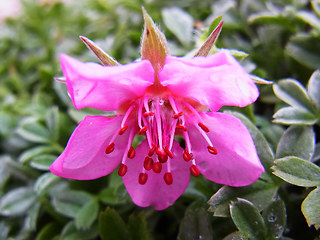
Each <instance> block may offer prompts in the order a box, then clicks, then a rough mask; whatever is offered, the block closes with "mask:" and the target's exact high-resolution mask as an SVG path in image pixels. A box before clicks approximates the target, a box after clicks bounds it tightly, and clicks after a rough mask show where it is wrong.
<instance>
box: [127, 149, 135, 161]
mask: <svg viewBox="0 0 320 240" xmlns="http://www.w3.org/2000/svg"><path fill="white" fill-rule="evenodd" d="M135 155H136V151H135V150H134V148H133V147H132V146H131V147H130V148H129V151H128V155H127V156H128V158H131V159H132V158H134V156H135Z"/></svg>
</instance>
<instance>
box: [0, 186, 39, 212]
mask: <svg viewBox="0 0 320 240" xmlns="http://www.w3.org/2000/svg"><path fill="white" fill-rule="evenodd" d="M35 201H36V195H35V193H34V191H33V190H32V188H29V187H20V188H15V189H13V190H11V191H9V192H8V193H7V194H6V195H4V196H2V198H1V200H0V214H2V215H4V216H15V215H22V214H25V213H26V212H27V210H28V209H29V208H30V207H31V206H32V204H34V202H35Z"/></svg>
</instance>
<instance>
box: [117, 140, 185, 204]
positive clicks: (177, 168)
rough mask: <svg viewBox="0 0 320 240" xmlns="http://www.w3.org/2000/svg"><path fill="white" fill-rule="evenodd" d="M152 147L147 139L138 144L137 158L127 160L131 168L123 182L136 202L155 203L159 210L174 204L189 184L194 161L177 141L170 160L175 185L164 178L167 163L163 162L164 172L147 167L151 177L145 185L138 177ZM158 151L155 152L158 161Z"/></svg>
mask: <svg viewBox="0 0 320 240" xmlns="http://www.w3.org/2000/svg"><path fill="white" fill-rule="evenodd" d="M148 150H149V148H148V145H147V142H146V141H143V142H142V143H141V144H140V145H139V146H138V147H137V149H136V156H135V158H134V159H128V160H127V163H126V164H127V166H128V172H127V173H126V175H125V176H124V177H123V182H124V184H125V186H126V188H127V191H128V193H129V195H130V196H131V198H132V200H133V202H134V203H135V204H136V205H138V206H141V207H148V206H154V208H155V209H156V210H163V209H165V208H167V207H169V206H170V205H172V204H173V203H174V202H175V201H176V200H177V199H178V198H179V196H180V195H181V194H182V193H183V192H184V190H185V189H186V188H187V186H188V183H189V179H190V173H189V167H190V164H188V163H186V162H185V161H184V160H183V158H182V152H183V150H182V148H181V147H180V146H179V144H178V143H177V142H174V144H173V148H172V153H173V155H174V158H173V159H171V160H169V161H170V164H171V173H172V176H173V183H172V185H167V184H166V183H165V181H164V179H163V176H164V174H165V173H166V172H167V163H164V164H163V165H162V171H161V172H160V173H155V172H153V170H150V171H147V170H146V173H147V174H148V180H147V182H146V183H145V184H144V185H141V184H139V182H138V179H139V174H140V173H141V172H142V169H143V161H144V159H145V157H146V156H147V153H148ZM155 155H156V154H154V155H153V160H154V161H155Z"/></svg>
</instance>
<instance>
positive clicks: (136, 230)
mask: <svg viewBox="0 0 320 240" xmlns="http://www.w3.org/2000/svg"><path fill="white" fill-rule="evenodd" d="M128 230H129V232H130V236H131V239H132V240H140V239H143V240H151V239H152V238H151V236H150V231H149V228H148V223H147V220H146V216H145V215H144V214H143V213H139V214H132V215H130V217H129V221H128Z"/></svg>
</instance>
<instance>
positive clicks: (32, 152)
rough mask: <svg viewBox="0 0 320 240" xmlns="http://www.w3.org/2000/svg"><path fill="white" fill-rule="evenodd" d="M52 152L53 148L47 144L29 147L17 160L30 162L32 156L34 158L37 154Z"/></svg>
mask: <svg viewBox="0 0 320 240" xmlns="http://www.w3.org/2000/svg"><path fill="white" fill-rule="evenodd" d="M52 152H54V149H53V148H52V147H51V146H48V145H43V146H37V147H34V148H29V149H27V150H26V151H24V152H23V153H22V154H21V155H20V156H19V162H21V163H24V164H25V163H28V162H30V161H31V160H32V158H34V157H36V156H38V155H41V154H44V153H52Z"/></svg>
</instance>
